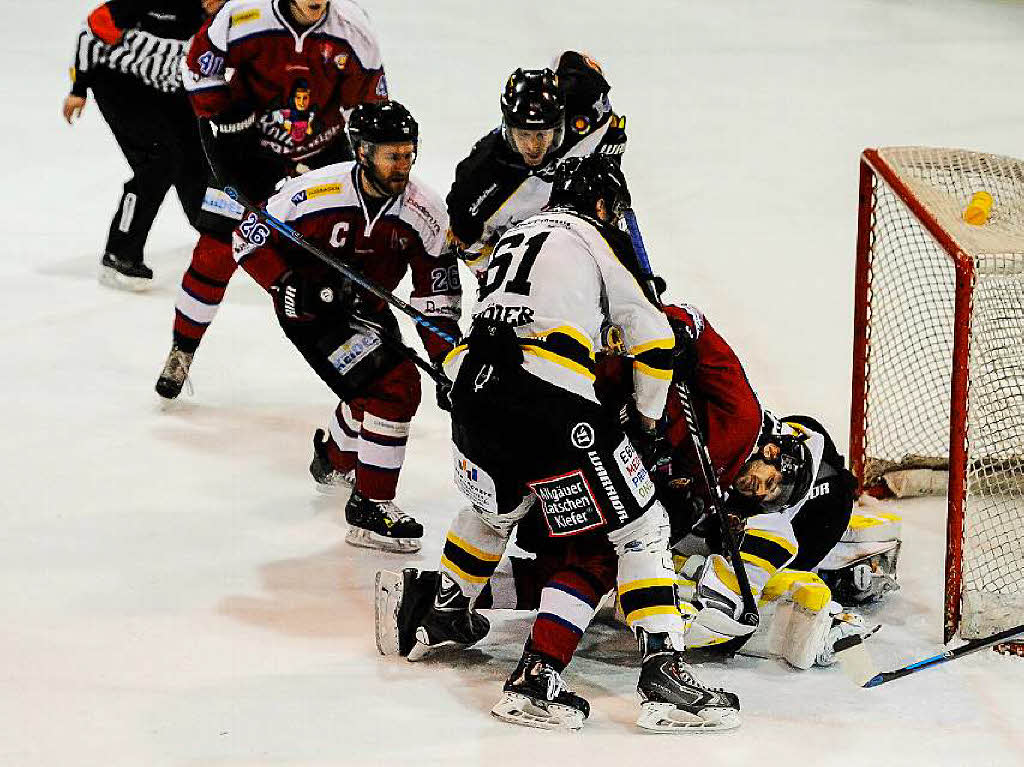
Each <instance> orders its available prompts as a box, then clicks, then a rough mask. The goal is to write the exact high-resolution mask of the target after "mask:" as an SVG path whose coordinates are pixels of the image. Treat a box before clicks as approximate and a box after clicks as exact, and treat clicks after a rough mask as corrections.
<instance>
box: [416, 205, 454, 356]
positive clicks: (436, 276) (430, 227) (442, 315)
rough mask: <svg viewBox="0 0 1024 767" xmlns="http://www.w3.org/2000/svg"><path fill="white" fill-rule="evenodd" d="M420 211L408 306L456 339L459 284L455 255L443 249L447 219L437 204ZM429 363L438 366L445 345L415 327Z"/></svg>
mask: <svg viewBox="0 0 1024 767" xmlns="http://www.w3.org/2000/svg"><path fill="white" fill-rule="evenodd" d="M431 202H432V204H424V205H422V206H420V207H419V212H418V215H417V216H416V218H417V219H418V224H417V230H418V231H419V233H420V245H421V247H417V248H416V249H415V250H414V251H413V253H412V255H411V257H410V259H409V268H410V271H411V272H412V293H411V295H410V297H409V305H410V306H412V307H413V308H414V309H416V310H417V311H419V312H421V313H422V314H423V315H424V316H426V317H427V318H429V319H430V320H431V321H432V322H433V323H434V324H435V325H437V327H438V328H439V329H440V330H442V331H443V332H445V333H447V334H448V335H449V336H451V337H453V338H456V339H457V338H458V337H459V335H460V332H459V317H460V316H461V315H462V284H461V282H460V280H459V264H458V261H457V259H456V258H455V255H454V253H453V252H452V251H451V250H450V249H448V248H445V247H444V245H445V234H446V232H447V230H448V217H447V215H446V214H445V212H444V207H443V206H442V205H441V203H440V200H437V201H431ZM416 330H417V331H418V332H419V334H420V339H421V340H422V342H423V347H424V348H425V349H426V350H427V355H428V356H429V357H430V359H431V361H433V362H439V361H440V360H442V359H444V356H445V355H446V354H447V353H448V352H449V351H451V349H452V344H450V343H448V342H447V341H445V340H444V339H442V338H441V337H439V336H438V335H436V334H435V333H433V332H432V331H430V330H428V329H427V328H424V327H422V326H420V325H417V326H416Z"/></svg>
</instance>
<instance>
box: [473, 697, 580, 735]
mask: <svg viewBox="0 0 1024 767" xmlns="http://www.w3.org/2000/svg"><path fill="white" fill-rule="evenodd" d="M491 715H492V716H496V717H497V718H498V719H500V720H501V721H503V722H510V723H512V724H518V725H519V726H521V727H535V728H537V729H538V730H566V731H569V732H574V731H576V730H579V729H581V728H582V727H583V712H582V711H579V710H578V709H575V708H573V707H572V706H563V705H561V704H560V703H552V702H550V701H537V700H534V699H533V698H530V697H528V696H526V695H522V694H520V693H518V692H506V693H503V694H502V696H501V700H499V701H498V702H497V703H496V704H495V706H494V708H492V709H491Z"/></svg>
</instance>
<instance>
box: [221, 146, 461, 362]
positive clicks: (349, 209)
mask: <svg viewBox="0 0 1024 767" xmlns="http://www.w3.org/2000/svg"><path fill="white" fill-rule="evenodd" d="M266 209H267V211H268V212H269V213H270V214H271V215H273V216H274V217H275V218H277V219H279V220H281V221H284V222H285V223H287V224H288V225H290V226H291V227H293V228H294V229H296V230H297V231H299V232H300V233H301V234H302V235H303V236H304V237H306V238H307V239H308V240H309V241H310V242H312V243H313V244H315V245H316V246H318V247H320V248H322V249H323V250H324V251H326V252H327V253H329V254H330V255H332V256H336V257H337V258H338V260H339V261H344V262H345V263H347V264H350V265H352V266H354V267H356V268H357V269H358V270H359V271H360V272H361V273H362V274H363V275H364V276H366V277H368V278H369V279H370V280H372V281H374V282H375V283H377V285H379V286H380V287H381V288H383V289H384V290H387V291H393V290H395V288H397V287H398V284H399V283H400V282H401V281H402V278H403V277H404V276H405V274H406V272H407V271H411V273H412V294H411V296H410V298H409V304H410V305H411V306H412V307H413V308H415V309H417V310H419V311H420V312H422V313H423V314H424V315H425V316H427V317H428V318H430V319H431V321H433V322H434V323H435V324H436V325H437V326H438V327H439V328H440V329H441V330H443V331H445V332H446V333H448V334H449V335H451V336H453V337H456V338H457V337H458V335H459V326H458V320H459V316H460V313H461V303H462V287H461V285H460V283H459V271H458V263H457V261H456V259H455V256H454V255H453V254H452V253H450V252H446V253H443V254H442V252H441V251H442V246H443V244H444V239H445V232H446V231H447V229H448V216H447V213H446V212H445V207H444V202H443V201H442V200H441V197H440V196H439V195H437V194H436V193H434V192H433V190H430V189H428V188H427V187H425V186H424V185H423V184H422V183H420V182H419V181H417V180H416V178H415V177H414V178H412V179H411V180H410V181H409V185H408V186H407V187H406V189H405V191H404V192H403V193H402V194H401V195H399V196H397V197H393V198H390V199H388V200H386V201H385V202H384V205H383V207H381V208H380V210H379V211H378V212H377V213H376V214H374V215H371V214H370V213H369V212H368V211H367V205H366V200H365V197H364V195H363V192H362V190H361V189H360V188H359V166H358V165H356V163H354V162H345V163H338V164H336V165H328V166H326V167H324V168H321V169H320V170H315V171H310V172H309V173H306V174H304V175H302V176H300V177H299V178H295V179H292V180H291V181H289V182H288V183H287V184H285V185H284V186H283V187H282V188H281V191H279V192H278V193H277V194H275V195H274V196H273V197H271V198H270V199H269V200H268V201H267V206H266ZM234 252H235V258H236V259H237V260H238V262H239V264H241V266H242V267H243V268H244V269H245V270H246V271H247V272H249V273H250V274H251V275H252V276H253V277H254V278H255V279H256V281H257V282H259V283H260V284H261V285H262V286H263V287H264V288H267V289H269V287H270V286H271V285H272V284H273V283H274V282H275V281H276V280H277V279H278V278H279V277H280V276H281V275H282V274H284V272H285V271H287V270H288V269H292V270H297V269H301V270H303V271H304V272H305V273H307V274H309V275H311V276H312V277H313V278H314V279H318V278H321V277H322V278H324V279H325V280H327V281H328V282H329V281H331V279H333V280H335V281H337V279H338V278H337V277H336V275H335V273H334V271H333V270H331V269H330V267H327V266H325V265H324V264H322V263H321V262H320V261H318V260H316V259H315V258H314V257H313V256H311V255H309V254H308V253H306V252H305V251H302V250H299V249H297V248H296V247H295V246H294V245H292V244H291V242H290V240H288V239H286V238H285V237H284V236H283V235H281V234H280V233H278V232H277V231H273V230H271V229H270V228H269V227H267V226H266V225H265V224H262V223H260V222H259V221H258V220H257V218H256V216H254V215H249V216H248V217H246V219H245V220H244V221H243V222H242V225H241V226H240V227H239V228H238V230H236V232H235V238H234ZM357 291H358V288H357ZM360 300H361V301H362V304H361V306H362V307H363V311H366V312H370V313H375V312H383V311H386V304H385V303H384V302H383V301H382V300H381V299H379V298H376V297H373V296H370V295H369V294H366V293H364V292H360ZM420 337H421V338H422V339H423V345H424V347H425V348H426V350H427V354H429V355H430V358H431V359H432V360H437V359H439V358H442V357H443V356H444V355H445V354H446V353H447V352H448V351H449V350H450V349H451V346H450V345H449V344H447V343H446V342H445V341H443V340H442V339H440V338H439V337H438V336H436V335H434V334H433V333H432V332H430V331H428V330H426V329H420Z"/></svg>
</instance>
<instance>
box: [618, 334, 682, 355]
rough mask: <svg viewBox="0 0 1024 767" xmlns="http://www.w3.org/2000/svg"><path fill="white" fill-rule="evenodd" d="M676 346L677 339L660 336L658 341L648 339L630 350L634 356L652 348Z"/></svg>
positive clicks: (671, 347)
mask: <svg viewBox="0 0 1024 767" xmlns="http://www.w3.org/2000/svg"><path fill="white" fill-rule="evenodd" d="M675 346H676V339H674V338H659V339H658V340H657V341H648V342H647V343H645V344H638V345H637V346H634V347H633V348H632V349H630V350H629V353H630V354H632V355H633V356H634V357H635V356H636V355H638V354H643V353H644V352H647V351H650V350H651V349H674V348H675Z"/></svg>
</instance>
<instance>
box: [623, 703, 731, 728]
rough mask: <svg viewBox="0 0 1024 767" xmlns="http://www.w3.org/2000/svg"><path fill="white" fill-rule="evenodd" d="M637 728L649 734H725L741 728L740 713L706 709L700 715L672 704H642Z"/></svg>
mask: <svg viewBox="0 0 1024 767" xmlns="http://www.w3.org/2000/svg"><path fill="white" fill-rule="evenodd" d="M636 723H637V726H639V727H641V728H643V729H644V730H647V731H648V732H725V731H726V730H735V729H736V728H737V727H739V726H740V715H739V712H738V711H736V710H734V709H729V708H705V709H702V710H701V711H700V713H699V714H694V713H691V712H689V711H684V710H683V709H681V708H677V707H676V706H675V705H673V704H672V703H653V702H648V703H642V704H641V705H640V716H639V717H638V718H637V720H636Z"/></svg>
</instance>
